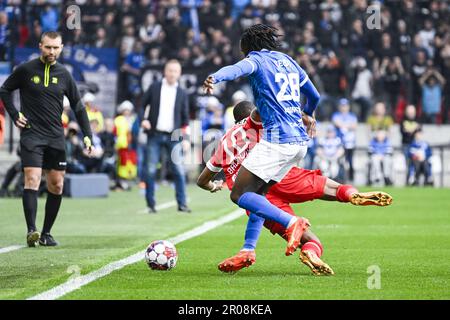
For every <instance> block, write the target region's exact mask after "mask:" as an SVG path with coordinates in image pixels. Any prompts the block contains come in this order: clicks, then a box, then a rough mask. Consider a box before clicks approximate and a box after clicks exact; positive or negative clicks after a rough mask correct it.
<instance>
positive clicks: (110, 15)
mask: <svg viewBox="0 0 450 320" xmlns="http://www.w3.org/2000/svg"><path fill="white" fill-rule="evenodd" d="M115 20H116V14H115V12H107V13H106V14H105V17H104V20H103V24H102V27H103V28H104V29H105V33H106V45H107V46H109V47H116V46H117V38H118V33H119V32H118V28H117V25H116V22H115Z"/></svg>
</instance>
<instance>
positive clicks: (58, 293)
mask: <svg viewBox="0 0 450 320" xmlns="http://www.w3.org/2000/svg"><path fill="white" fill-rule="evenodd" d="M243 214H244V211H242V210H241V209H238V210H235V211H233V212H231V213H229V214H227V215H226V216H223V217H221V218H219V219H216V220H212V221H207V222H205V223H203V224H202V225H200V226H198V227H196V228H194V229H191V230H189V231H187V232H185V233H182V234H180V235H178V236H176V237H174V238H170V239H168V241H170V242H172V243H173V244H177V243H180V242H182V241H185V240H188V239H191V238H194V237H196V236H199V235H201V234H204V233H206V232H208V231H210V230H212V229H215V228H217V227H219V226H221V225H223V224H226V223H228V222H230V221H233V220H235V219H237V218H239V217H240V216H242V215H243ZM144 252H145V250H143V251H139V252H137V253H135V254H133V255H131V256H129V257H127V258H124V259H122V260H118V261H114V262H112V263H110V264H108V265H106V266H104V267H103V268H100V269H98V270H96V271H92V272H90V273H88V274H86V275H83V276H80V277H76V278H73V279H70V280H68V281H66V282H65V283H63V284H61V285H59V286H56V287H54V288H53V289H50V290H48V291H45V292H42V293H40V294H37V295H35V296H32V297H30V298H28V299H27V300H55V299H58V298H61V297H62V296H64V295H66V294H68V293H70V292H72V291H75V290H77V289H79V288H81V287H82V286H84V285H86V284H88V283H90V282H93V281H95V280H97V279H99V278H101V277H104V276H106V275H108V274H110V273H112V272H113V271H115V270H119V269H122V268H123V267H126V266H127V265H130V264H133V263H136V262H138V261H140V260H142V259H143V257H144Z"/></svg>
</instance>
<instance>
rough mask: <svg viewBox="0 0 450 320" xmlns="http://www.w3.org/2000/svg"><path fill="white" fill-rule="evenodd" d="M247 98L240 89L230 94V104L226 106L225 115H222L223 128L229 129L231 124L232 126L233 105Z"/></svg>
mask: <svg viewBox="0 0 450 320" xmlns="http://www.w3.org/2000/svg"><path fill="white" fill-rule="evenodd" d="M244 100H247V94H246V93H245V92H244V91H242V90H238V91H236V92H235V93H233V95H232V96H231V105H230V106H229V107H227V109H226V110H225V116H224V130H228V129H230V128H231V127H232V126H234V124H235V121H234V116H233V108H234V106H235V105H237V104H238V103H239V102H241V101H244Z"/></svg>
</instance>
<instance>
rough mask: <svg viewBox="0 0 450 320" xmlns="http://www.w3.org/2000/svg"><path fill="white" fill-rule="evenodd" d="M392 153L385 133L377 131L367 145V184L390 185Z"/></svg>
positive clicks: (380, 130) (381, 130)
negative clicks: (368, 162)
mask: <svg viewBox="0 0 450 320" xmlns="http://www.w3.org/2000/svg"><path fill="white" fill-rule="evenodd" d="M392 153H393V148H392V145H391V142H390V141H389V138H388V136H387V134H386V131H385V130H383V129H379V130H377V131H376V132H375V137H374V138H372V140H371V141H370V145H369V158H370V164H369V184H370V185H374V184H375V185H379V184H381V183H384V185H386V186H390V185H392V178H391V177H392Z"/></svg>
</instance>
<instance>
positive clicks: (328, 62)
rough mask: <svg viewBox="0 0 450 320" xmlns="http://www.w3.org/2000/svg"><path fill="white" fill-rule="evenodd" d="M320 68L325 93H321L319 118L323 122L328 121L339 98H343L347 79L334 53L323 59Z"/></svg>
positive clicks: (331, 52) (318, 109) (318, 110)
mask: <svg viewBox="0 0 450 320" xmlns="http://www.w3.org/2000/svg"><path fill="white" fill-rule="evenodd" d="M318 67H319V75H320V78H321V80H322V83H323V90H324V92H323V93H322V92H321V97H320V103H319V104H320V105H319V107H318V108H317V113H318V114H317V117H318V118H320V119H321V120H328V119H330V116H331V114H332V113H333V112H334V111H335V110H336V107H337V99H338V97H339V96H342V93H343V88H344V87H345V77H344V75H343V70H342V67H341V63H340V61H339V59H338V57H337V56H336V54H335V53H334V52H333V51H330V52H328V54H326V55H324V56H323V57H322V59H321V61H320V62H319V66H318Z"/></svg>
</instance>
